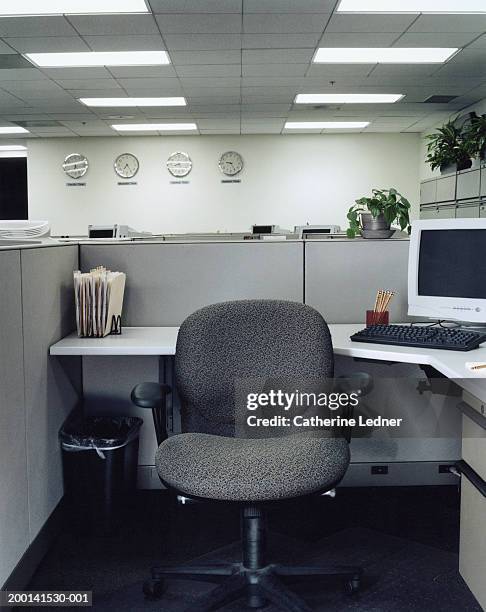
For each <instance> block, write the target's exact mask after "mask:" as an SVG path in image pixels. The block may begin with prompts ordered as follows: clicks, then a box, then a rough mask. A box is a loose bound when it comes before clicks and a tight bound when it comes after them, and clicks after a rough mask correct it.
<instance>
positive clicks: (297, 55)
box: [242, 48, 314, 65]
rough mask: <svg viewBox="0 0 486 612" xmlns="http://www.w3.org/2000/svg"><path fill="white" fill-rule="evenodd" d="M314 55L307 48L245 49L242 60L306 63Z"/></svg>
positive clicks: (270, 62)
mask: <svg viewBox="0 0 486 612" xmlns="http://www.w3.org/2000/svg"><path fill="white" fill-rule="evenodd" d="M313 55H314V48H309V49H245V50H243V55H242V62H243V65H245V64H250V65H251V64H282V63H285V64H308V63H309V62H310V61H311V59H312V56H313Z"/></svg>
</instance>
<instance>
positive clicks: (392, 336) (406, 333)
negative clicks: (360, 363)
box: [351, 325, 486, 351]
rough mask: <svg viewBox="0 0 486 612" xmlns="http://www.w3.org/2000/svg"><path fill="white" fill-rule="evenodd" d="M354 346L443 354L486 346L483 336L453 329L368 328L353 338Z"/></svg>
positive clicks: (393, 326) (416, 326) (408, 326)
mask: <svg viewBox="0 0 486 612" xmlns="http://www.w3.org/2000/svg"><path fill="white" fill-rule="evenodd" d="M351 340H353V341H354V342H370V343H374V344H396V345H397V346H417V347H424V348H431V349H443V350H446V351H471V350H472V349H475V348H478V346H479V345H480V344H481V343H482V342H486V334H482V333H479V332H475V331H468V330H465V329H461V328H457V327H456V328H453V327H449V328H448V327H439V326H437V327H435V326H434V327H431V326H419V325H414V326H410V325H372V326H370V327H367V328H365V329H362V330H361V331H359V332H357V333H356V334H353V335H352V336H351Z"/></svg>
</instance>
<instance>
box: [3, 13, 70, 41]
mask: <svg viewBox="0 0 486 612" xmlns="http://www.w3.org/2000/svg"><path fill="white" fill-rule="evenodd" d="M77 34H78V32H76V30H75V29H74V28H73V27H72V26H71V24H70V23H69V22H68V20H67V19H66V18H65V17H60V16H50V17H39V16H37V17H2V18H1V19H0V36H2V37H4V36H8V37H20V36H35V37H39V36H77Z"/></svg>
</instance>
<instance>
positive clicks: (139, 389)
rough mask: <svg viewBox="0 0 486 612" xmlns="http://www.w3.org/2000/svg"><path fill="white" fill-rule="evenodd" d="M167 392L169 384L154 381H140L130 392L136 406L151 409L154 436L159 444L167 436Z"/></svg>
mask: <svg viewBox="0 0 486 612" xmlns="http://www.w3.org/2000/svg"><path fill="white" fill-rule="evenodd" d="M169 393H171V388H170V387H169V385H160V384H159V383H154V382H145V383H140V384H139V385H137V386H136V387H134V388H133V389H132V393H131V398H132V402H133V403H134V404H135V405H136V406H139V407H140V408H149V409H151V410H152V416H153V419H154V428H155V436H156V438H157V444H159V445H160V444H161V443H162V442H163V441H164V440H165V439H166V438H167V417H166V412H167V406H166V399H167V396H168V395H169Z"/></svg>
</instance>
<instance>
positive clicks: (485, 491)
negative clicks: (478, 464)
mask: <svg viewBox="0 0 486 612" xmlns="http://www.w3.org/2000/svg"><path fill="white" fill-rule="evenodd" d="M455 467H456V470H457V471H458V472H459V473H460V474H461V476H465V477H466V478H467V479H468V480H469V482H470V483H471V484H472V485H473V486H475V487H476V489H477V490H478V491H479V492H480V493H481V495H482V496H483V497H486V482H485V481H484V480H483V479H482V478H481V476H480V475H479V474H478V473H477V472H475V471H474V470H473V469H472V467H471V466H470V465H469V464H468V463H466V462H465V461H464V460H463V459H461V460H460V461H458V462H457V463H456V466H455Z"/></svg>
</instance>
